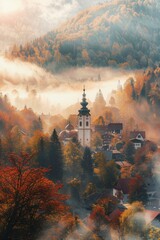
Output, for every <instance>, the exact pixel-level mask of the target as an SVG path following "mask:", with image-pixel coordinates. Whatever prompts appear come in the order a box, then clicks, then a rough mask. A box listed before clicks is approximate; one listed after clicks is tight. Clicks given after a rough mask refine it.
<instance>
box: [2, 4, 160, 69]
mask: <svg viewBox="0 0 160 240" xmlns="http://www.w3.org/2000/svg"><path fill="white" fill-rule="evenodd" d="M159 13H160V9H159V5H158V3H156V2H154V3H153V4H150V2H149V1H148V2H147V1H145V3H144V2H143V1H139V2H137V1H132V2H131V1H128V2H127V3H126V4H123V3H122V1H118V3H117V1H113V2H112V3H105V4H102V5H98V6H97V7H93V8H91V9H89V10H85V11H83V12H81V13H80V14H79V15H78V16H76V17H74V18H72V19H71V20H70V21H68V22H67V23H66V24H64V25H63V26H61V27H60V28H59V29H57V30H56V31H53V32H50V33H48V34H47V35H45V36H44V37H41V38H39V39H36V40H34V41H33V42H31V43H27V44H26V45H24V46H16V45H15V46H13V48H12V49H11V51H10V52H9V53H6V55H7V56H8V57H9V58H17V57H18V58H20V59H22V60H24V61H29V62H34V63H37V64H39V65H41V66H45V67H47V68H48V69H50V70H58V69H62V68H64V67H67V66H84V65H87V66H88V65H91V66H112V67H117V66H118V67H122V68H133V69H134V68H146V67H148V66H151V67H152V66H154V64H155V63H157V62H159V61H160V57H159V54H158V52H159V40H160V28H159V25H160V22H159Z"/></svg>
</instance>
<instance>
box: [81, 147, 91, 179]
mask: <svg viewBox="0 0 160 240" xmlns="http://www.w3.org/2000/svg"><path fill="white" fill-rule="evenodd" d="M82 168H83V173H84V175H85V177H88V178H89V179H91V178H92V176H93V160H92V156H91V150H90V148H89V147H85V149H84V154H83V159H82Z"/></svg>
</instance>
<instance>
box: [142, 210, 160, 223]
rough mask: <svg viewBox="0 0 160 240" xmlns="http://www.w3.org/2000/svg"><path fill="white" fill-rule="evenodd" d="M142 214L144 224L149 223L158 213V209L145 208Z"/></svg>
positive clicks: (159, 212)
mask: <svg viewBox="0 0 160 240" xmlns="http://www.w3.org/2000/svg"><path fill="white" fill-rule="evenodd" d="M144 215H145V220H146V224H150V223H151V222H152V221H153V220H154V219H155V218H156V217H157V216H159V215H160V211H152V210H145V212H144Z"/></svg>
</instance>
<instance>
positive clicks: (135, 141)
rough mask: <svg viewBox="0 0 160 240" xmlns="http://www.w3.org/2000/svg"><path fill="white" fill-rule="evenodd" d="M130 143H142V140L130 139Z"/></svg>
mask: <svg viewBox="0 0 160 240" xmlns="http://www.w3.org/2000/svg"><path fill="white" fill-rule="evenodd" d="M130 141H131V142H133V143H142V142H143V141H142V140H140V139H137V138H132V139H130Z"/></svg>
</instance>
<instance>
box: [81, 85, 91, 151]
mask: <svg viewBox="0 0 160 240" xmlns="http://www.w3.org/2000/svg"><path fill="white" fill-rule="evenodd" d="M87 105H88V102H87V101H86V93H85V88H84V89H83V95H82V102H81V106H82V107H81V109H80V110H79V114H78V140H79V142H80V143H81V145H82V146H83V147H86V146H88V147H90V145H91V114H90V110H89V109H88V108H87Z"/></svg>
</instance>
